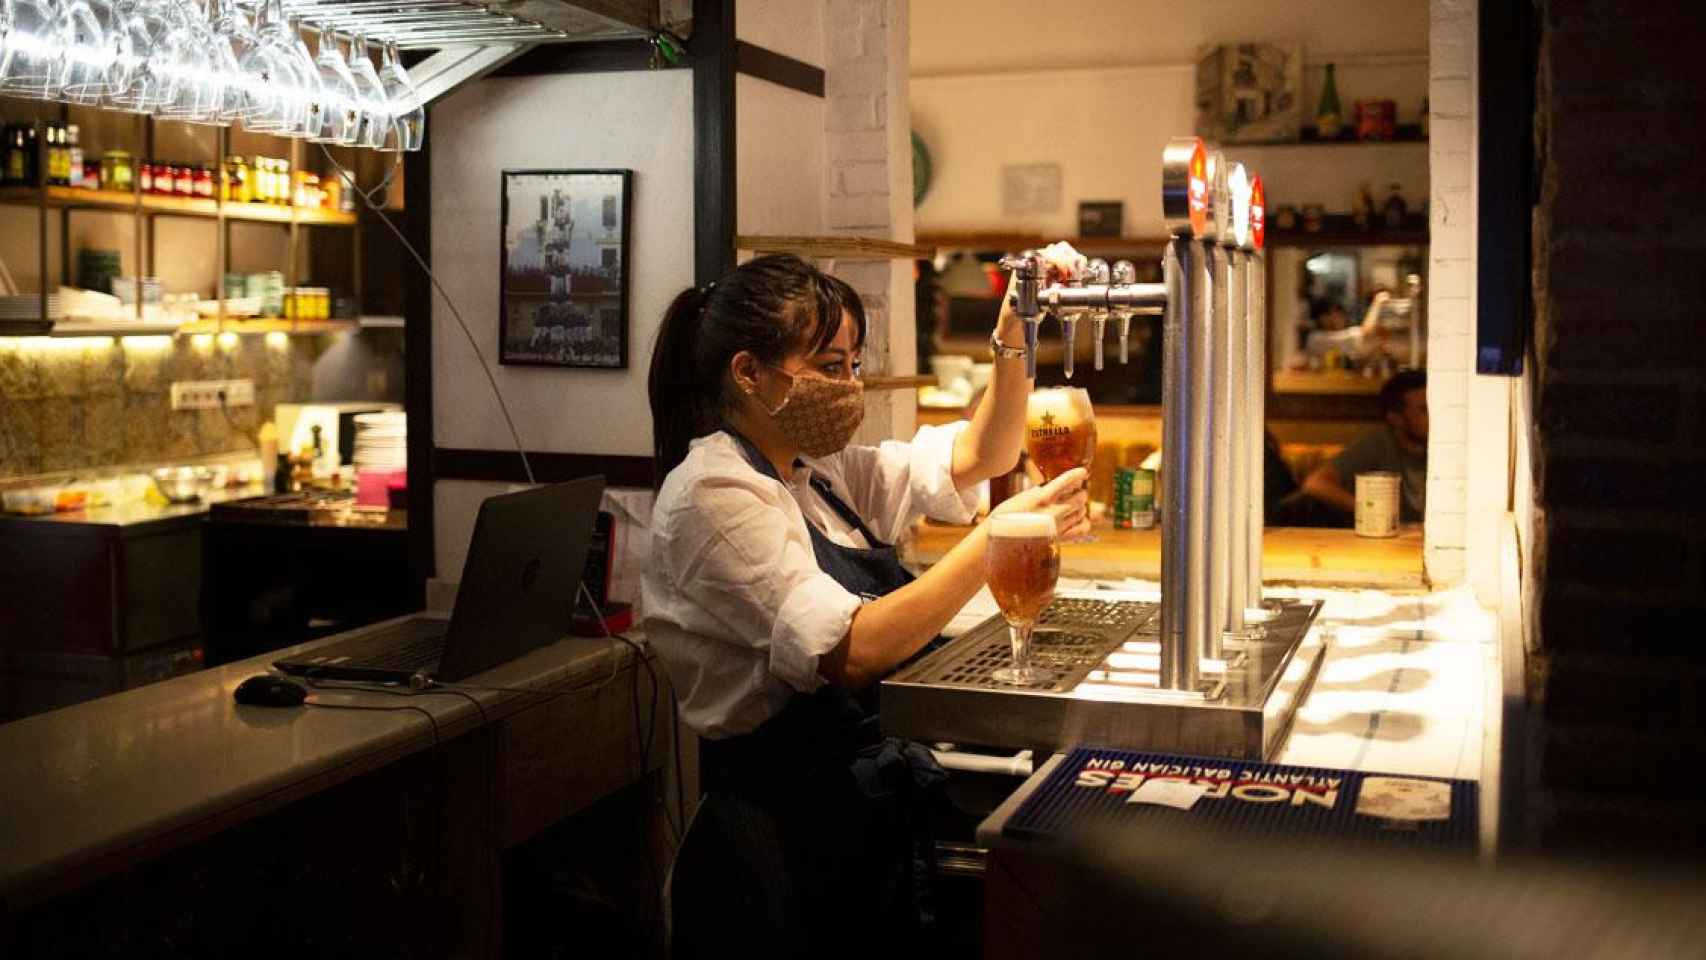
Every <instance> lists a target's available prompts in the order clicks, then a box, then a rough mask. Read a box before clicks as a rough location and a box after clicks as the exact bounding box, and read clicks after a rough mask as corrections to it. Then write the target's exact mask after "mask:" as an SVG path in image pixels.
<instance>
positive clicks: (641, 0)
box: [575, 0, 658, 32]
mask: <svg viewBox="0 0 1706 960" xmlns="http://www.w3.org/2000/svg"><path fill="white" fill-rule="evenodd" d="M575 6H576V7H579V8H580V9H582V10H584V11H586V12H587V13H594V14H597V15H598V16H601V17H604V18H605V19H607V20H614V21H616V22H617V23H620V24H623V25H624V26H629V27H633V28H635V29H636V30H645V31H647V32H650V31H653V30H656V29H657V28H658V3H657V0H575Z"/></svg>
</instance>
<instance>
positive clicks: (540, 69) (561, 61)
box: [491, 40, 686, 77]
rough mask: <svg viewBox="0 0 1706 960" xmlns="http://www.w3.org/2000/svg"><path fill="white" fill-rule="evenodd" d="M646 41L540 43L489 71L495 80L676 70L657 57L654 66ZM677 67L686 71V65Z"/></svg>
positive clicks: (650, 46) (649, 46) (667, 62)
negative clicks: (551, 75)
mask: <svg viewBox="0 0 1706 960" xmlns="http://www.w3.org/2000/svg"><path fill="white" fill-rule="evenodd" d="M652 53H653V51H652V44H651V41H649V40H594V41H589V42H586V43H542V44H540V45H538V46H536V47H534V48H533V49H531V50H529V51H527V52H526V53H524V54H522V55H521V56H519V57H516V58H515V59H514V60H511V61H510V62H508V63H506V64H504V65H503V66H501V67H499V68H497V69H496V70H494V71H492V73H491V75H492V76H494V77H537V76H544V75H547V74H556V73H621V72H626V71H630V70H650V69H653V68H654V67H655V68H657V69H675V68H676V66H677V65H675V64H671V63H670V62H669V61H667V60H664V59H663V58H661V57H659V58H657V59H656V61H655V62H654V60H653V57H652ZM679 66H681V67H685V66H686V64H680V65H679Z"/></svg>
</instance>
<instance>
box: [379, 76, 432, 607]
mask: <svg viewBox="0 0 1706 960" xmlns="http://www.w3.org/2000/svg"><path fill="white" fill-rule="evenodd" d="M428 113H429V116H428V120H429V121H431V120H432V119H433V118H432V117H431V113H432V111H431V110H430V108H429V111H428ZM435 129H437V124H436V123H433V122H429V123H428V124H427V131H428V133H427V139H426V143H425V144H424V145H423V146H422V147H421V149H420V151H419V152H416V153H405V154H403V189H404V190H405V191H406V192H405V195H404V200H403V209H404V214H403V223H402V227H401V229H402V231H403V234H404V236H406V237H408V238H409V244H410V246H413V247H414V248H415V249H416V250H418V251H420V255H421V258H422V259H423V260H425V261H426V262H427V263H428V264H431V263H432V132H431V131H433V130H435ZM387 232H389V231H387ZM402 259H403V260H404V262H405V269H406V270H407V271H408V282H406V283H404V284H403V369H404V376H403V409H404V411H405V413H406V415H407V417H408V427H409V441H408V443H409V495H408V502H409V540H408V544H409V546H408V551H409V574H410V579H411V580H412V581H413V584H414V587H415V589H416V591H417V593H418V595H417V596H416V597H414V598H413V599H414V601H415V605H416V606H425V605H426V581H427V579H428V578H429V577H432V576H434V575H435V574H436V563H437V561H436V560H435V557H436V556H437V551H436V549H435V547H434V540H433V535H434V534H433V506H432V505H433V496H432V485H433V480H434V477H433V471H432V434H433V427H432V300H433V288H432V281H431V280H430V279H428V278H427V277H425V276H422V275H420V273H419V271H418V268H417V265H416V264H415V263H414V259H413V258H412V257H403V258H402Z"/></svg>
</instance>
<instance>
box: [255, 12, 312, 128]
mask: <svg viewBox="0 0 1706 960" xmlns="http://www.w3.org/2000/svg"><path fill="white" fill-rule="evenodd" d="M275 25H276V26H275ZM255 37H256V41H255V44H254V46H252V47H251V48H250V49H249V51H248V53H247V54H246V55H244V57H243V59H242V61H241V68H242V71H243V75H244V82H245V84H246V86H247V88H248V99H249V106H248V110H247V111H246V113H245V115H244V117H243V128H244V129H246V130H252V131H254V132H255V133H273V134H278V135H280V136H286V137H289V136H296V135H298V134H299V133H301V132H302V131H303V130H304V128H305V127H306V125H307V124H306V121H307V115H306V111H305V109H304V106H303V104H304V99H303V96H302V77H301V76H300V73H299V67H298V66H297V63H296V51H295V50H294V49H292V48H293V46H294V45H293V44H292V43H290V41H289V38H288V37H286V36H285V35H284V8H283V5H282V4H281V3H280V2H279V0H267V2H266V4H265V5H264V6H262V7H261V14H260V19H258V20H257V21H256V24H255Z"/></svg>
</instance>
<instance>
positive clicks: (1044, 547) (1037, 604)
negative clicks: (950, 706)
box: [984, 513, 1060, 687]
mask: <svg viewBox="0 0 1706 960" xmlns="http://www.w3.org/2000/svg"><path fill="white" fill-rule="evenodd" d="M984 567H985V572H986V573H987V575H988V577H989V592H990V593H991V594H993V595H994V596H995V604H996V606H999V607H1000V608H1001V616H1002V617H1003V618H1004V619H1005V620H1006V621H1007V628H1008V630H1009V631H1011V633H1012V640H1013V665H1012V666H1011V667H1001V668H999V669H997V670H995V671H994V674H993V675H994V677H995V679H996V680H998V681H1000V682H1002V683H1011V684H1014V685H1017V686H1027V687H1028V686H1032V685H1034V684H1036V683H1039V682H1040V681H1042V680H1044V679H1046V678H1047V677H1046V675H1045V674H1044V673H1043V672H1042V671H1039V670H1037V669H1035V668H1033V667H1032V666H1031V631H1032V630H1033V629H1034V628H1035V627H1036V625H1037V617H1038V616H1040V615H1041V614H1042V612H1043V608H1044V607H1046V606H1048V604H1049V601H1050V600H1053V599H1054V585H1055V582H1056V581H1057V580H1059V579H1060V544H1059V543H1057V542H1056V541H1055V530H1054V517H1052V516H1050V515H1048V514H1046V513H998V514H995V515H993V516H991V517H990V518H989V545H988V547H986V548H985V550H984Z"/></svg>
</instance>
